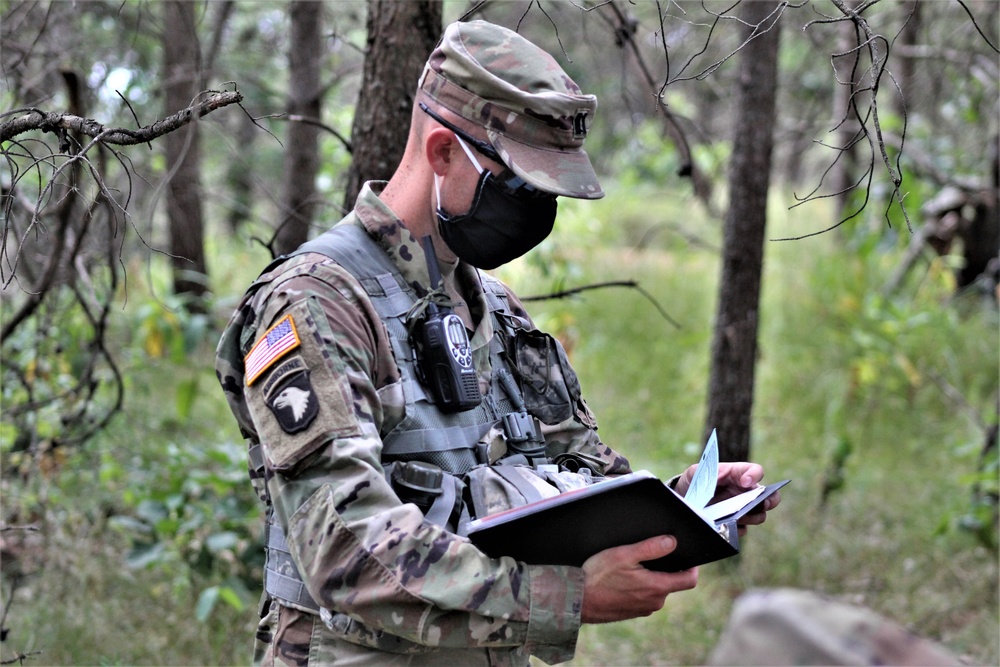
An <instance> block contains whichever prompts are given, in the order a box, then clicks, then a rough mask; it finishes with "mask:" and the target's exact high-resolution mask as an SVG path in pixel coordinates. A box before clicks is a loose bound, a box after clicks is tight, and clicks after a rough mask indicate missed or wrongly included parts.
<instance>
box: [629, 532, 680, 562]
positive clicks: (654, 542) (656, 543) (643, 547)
mask: <svg viewBox="0 0 1000 667" xmlns="http://www.w3.org/2000/svg"><path fill="white" fill-rule="evenodd" d="M676 548H677V538H675V537H674V536H673V535H660V536H658V537H651V538H649V539H648V540H643V541H642V542H636V543H635V544H633V545H632V553H631V554H630V555H631V556H632V558H633V559H634V560H635V562H637V563H641V562H643V561H647V560H655V559H657V558H663V557H664V556H666V555H667V554H669V553H670V552H672V551H673V550H674V549H676Z"/></svg>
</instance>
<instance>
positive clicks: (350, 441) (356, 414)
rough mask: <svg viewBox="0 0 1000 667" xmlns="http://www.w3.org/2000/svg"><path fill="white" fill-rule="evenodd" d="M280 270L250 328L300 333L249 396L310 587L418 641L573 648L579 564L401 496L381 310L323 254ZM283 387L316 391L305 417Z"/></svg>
mask: <svg viewBox="0 0 1000 667" xmlns="http://www.w3.org/2000/svg"><path fill="white" fill-rule="evenodd" d="M283 275H284V278H281V279H279V280H277V281H275V282H273V283H271V284H270V285H268V286H267V287H266V288H265V290H262V291H261V292H259V293H258V295H257V297H256V299H257V302H256V303H255V304H254V305H253V310H254V311H255V312H257V314H258V315H257V317H256V321H255V325H254V332H255V333H254V335H253V339H254V340H260V338H261V336H262V334H263V332H265V331H267V330H268V329H269V328H270V327H272V326H273V325H274V324H275V323H277V322H280V321H281V320H282V319H284V318H285V317H286V316H291V318H292V320H293V322H294V325H295V327H296V330H297V333H298V336H299V338H300V341H301V342H300V344H299V345H298V347H297V348H296V349H295V350H294V351H292V352H291V353H288V354H285V355H283V356H282V357H281V359H280V360H278V361H276V362H275V363H274V365H273V366H272V367H271V368H269V369H267V370H266V372H264V373H262V374H261V375H260V377H259V379H255V380H254V381H253V382H252V384H250V385H249V386H247V387H245V401H246V405H247V407H248V409H249V413H250V415H251V416H252V422H253V423H252V428H253V430H254V431H255V432H256V435H257V437H258V438H259V440H260V442H261V444H262V449H263V452H264V456H265V461H266V467H265V475H266V478H267V479H266V483H267V488H268V491H269V494H270V497H271V499H272V502H273V505H274V509H275V512H276V515H277V518H278V521H279V523H280V524H281V525H282V527H283V528H284V530H285V533H286V536H287V540H288V544H289V547H290V551H291V553H292V556H293V558H294V560H295V562H296V564H297V566H298V568H299V571H300V574H301V576H302V578H303V580H304V582H305V584H306V587H307V588H308V590H309V593H310V594H311V596H312V597H313V599H314V600H315V601H316V602H317V603H318V604H319V605H320V606H322V607H325V608H329V609H332V610H336V611H340V612H343V613H346V614H348V615H350V616H351V617H353V618H355V619H357V620H360V621H361V622H362V623H364V624H365V625H366V626H367V627H369V628H371V629H373V630H380V631H385V632H387V633H389V634H392V635H396V636H399V637H403V638H405V639H407V640H410V641H413V642H416V643H419V644H423V645H429V646H439V647H484V648H485V647H504V646H507V647H509V646H523V647H525V648H524V650H525V651H526V652H528V653H533V654H535V655H538V656H539V657H541V658H542V659H544V660H546V661H547V662H559V661H563V660H567V659H569V658H571V657H572V656H573V653H574V651H575V644H576V637H577V633H578V630H579V624H580V611H581V606H582V600H583V573H582V570H580V569H579V568H570V567H550V566H545V567H537V566H527V565H525V564H523V563H518V562H515V561H514V560H512V559H508V558H502V559H498V560H492V559H490V558H488V557H486V556H485V555H484V554H483V553H482V552H480V551H479V550H478V549H476V548H475V547H473V546H472V545H471V543H469V542H468V540H466V539H465V538H462V537H459V536H457V535H455V534H453V533H450V532H448V531H446V530H444V529H442V528H439V527H437V526H435V525H433V524H431V523H428V522H426V521H424V518H423V515H422V513H421V512H420V511H419V510H418V509H417V507H416V506H414V505H412V504H403V503H401V501H400V500H399V499H398V497H397V496H396V494H395V493H394V492H393V490H392V488H391V487H390V485H389V484H388V483H387V482H386V480H385V478H384V476H383V469H382V467H381V465H380V455H381V447H382V440H381V438H380V429H381V426H382V424H383V422H384V420H385V419H386V417H387V414H386V412H387V410H391V409H392V408H391V406H389V403H391V401H384V400H383V399H384V398H385V396H384V395H383V392H384V391H385V390H386V387H392V386H394V385H393V383H391V382H389V380H391V379H392V378H387V377H386V376H387V375H390V374H392V373H394V372H396V373H398V371H396V370H395V365H394V363H392V358H393V357H392V352H391V349H390V347H389V344H388V341H387V340H386V338H385V335H384V330H383V328H382V324H381V322H380V321H379V319H378V316H377V315H376V314H375V312H374V311H373V310H372V308H371V304H370V302H369V301H368V299H367V297H366V296H365V294H364V293H363V291H362V289H361V287H360V286H359V285H358V284H357V282H356V281H355V280H354V279H353V278H351V277H350V276H349V275H348V274H347V273H346V272H344V271H343V270H342V269H340V268H339V267H337V266H336V265H333V264H331V263H330V262H318V263H315V264H311V265H310V266H309V268H308V270H307V271H306V270H292V271H289V272H286V273H284V274H283ZM286 367H287V369H286ZM302 369H306V370H302ZM296 383H297V384H296ZM291 385H296V386H297V387H298V388H299V389H300V390H302V389H305V390H309V391H311V393H312V394H314V395H315V396H317V398H318V403H317V404H316V405H315V406H313V405H312V404H310V403H308V402H306V403H303V404H302V405H301V406H300V407H301V410H300V411H299V414H300V416H301V419H299V418H294V414H293V413H289V412H288V410H287V403H288V400H289V397H287V396H286V399H285V405H286V408H285V409H284V411H283V412H282V411H279V410H277V409H276V407H277V406H278V403H279V402H280V400H281V399H279V398H278V397H277V395H276V392H278V393H281V394H283V393H284V391H283V390H282V388H283V387H288V386H291ZM279 390H281V391H279ZM292 407H294V406H292ZM288 414H292V416H291V417H289V416H288ZM307 419H308V423H306V422H307ZM289 431H291V432H289Z"/></svg>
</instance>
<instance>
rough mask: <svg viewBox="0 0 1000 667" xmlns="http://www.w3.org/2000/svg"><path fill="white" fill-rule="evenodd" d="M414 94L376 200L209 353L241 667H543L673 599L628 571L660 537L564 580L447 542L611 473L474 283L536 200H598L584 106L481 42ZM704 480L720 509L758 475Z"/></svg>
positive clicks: (501, 39) (543, 230)
mask: <svg viewBox="0 0 1000 667" xmlns="http://www.w3.org/2000/svg"><path fill="white" fill-rule="evenodd" d="M417 88H418V89H417V93H416V98H415V101H414V107H413V113H412V119H411V128H410V133H409V137H408V140H407V145H406V148H405V153H404V155H403V158H402V161H401V163H400V165H399V167H398V168H397V170H396V172H395V173H394V175H393V176H392V178H391V179H390V180H389V181H388V182H385V183H377V182H370V183H367V184H366V185H365V186H364V188H363V190H362V192H361V194H360V195H359V197H358V200H357V204H356V206H355V209H354V211H353V212H351V213H350V214H349V215H348V216H347V217H346V218H344V219H343V220H342V221H341V222H340V223H338V224H337V225H336V226H334V227H333V228H332V229H331V230H330V231H328V232H326V233H325V234H323V235H321V236H320V237H319V238H318V239H315V240H313V241H310V242H309V243H307V244H305V245H304V246H303V247H302V248H300V249H299V250H298V251H297V252H296V253H293V254H292V255H291V256H290V257H284V258H279V259H278V260H276V261H275V262H273V263H272V264H271V265H270V266H269V267H267V268H266V269H265V270H264V272H263V274H262V275H261V276H260V277H259V278H258V279H257V281H256V282H254V283H253V285H252V286H251V287H250V288H249V290H248V291H247V293H246V295H245V297H244V298H243V300H242V302H241V304H240V305H239V307H238V309H237V311H236V313H235V314H234V315H233V318H232V320H231V321H230V323H229V325H228V327H227V328H226V330H225V332H224V333H223V336H222V340H221V341H220V343H219V349H218V361H217V370H218V375H219V379H220V382H221V383H222V386H223V389H224V390H225V392H226V396H227V398H228V400H229V402H230V406H231V408H232V410H233V413H234V415H235V416H236V419H237V421H238V423H239V425H240V428H241V430H242V432H243V434H244V436H245V437H246V438H247V440H248V442H249V445H250V450H249V459H250V475H251V479H252V481H253V483H254V485H255V487H256V489H257V490H258V493H259V495H260V497H261V499H262V500H263V501H264V503H265V505H266V507H267V566H266V569H265V593H264V596H263V599H262V605H261V621H260V624H259V626H258V631H257V637H256V638H257V643H256V647H255V655H254V659H255V662H258V663H259V662H264V663H267V664H273V663H275V662H281V663H294V664H308V663H313V664H341V663H343V664H378V665H395V664H407V665H426V664H434V665H479V664H482V665H526V664H528V659H529V656H530V655H535V656H538V657H539V658H541V659H542V660H544V661H545V662H548V663H556V662H561V661H564V660H568V659H570V658H572V657H573V654H574V651H575V647H576V641H577V634H578V631H579V628H580V624H581V623H600V622H610V621H617V620H623V619H627V618H634V617H638V616H645V615H648V614H651V613H653V612H654V611H656V610H658V609H660V608H661V607H662V606H663V603H664V599H665V598H666V596H667V595H668V594H669V593H672V592H676V591H681V590H686V589H690V588H693V587H694V586H695V584H696V583H697V578H698V573H697V569H696V568H695V569H691V570H688V571H684V572H678V573H660V572H652V571H648V570H646V569H645V568H643V567H642V566H641V565H640V563H641V562H642V561H645V560H651V559H655V558H658V557H661V556H663V555H666V554H667V553H669V552H671V551H672V550H673V549H674V547H675V544H676V542H675V540H674V538H673V537H670V536H663V537H659V538H653V539H650V540H647V541H644V542H640V543H638V544H635V545H628V546H623V547H619V548H615V549H609V550H607V551H604V552H601V553H599V554H597V555H596V556H594V557H592V558H591V559H590V560H588V561H587V562H586V563H585V564H584V566H583V567H582V568H576V567H563V566H535V565H531V566H529V565H527V564H524V563H520V562H516V561H514V560H513V559H511V558H499V559H491V558H488V557H487V556H485V555H484V554H483V553H482V552H480V551H479V550H478V549H476V548H475V547H474V546H473V545H472V544H471V543H470V542H469V540H468V539H466V538H464V537H462V536H461V535H460V533H461V527H462V525H463V524H464V523H465V522H466V521H467V520H468V518H469V517H470V516H476V515H478V514H483V513H486V512H488V511H490V509H487V508H495V507H497V506H500V507H502V506H504V504H505V503H506V504H508V505H512V504H519V503H523V502H526V501H528V500H531V499H532V497H533V495H537V494H538V493H539V489H549V490H550V491H551V490H552V489H553V488H556V487H558V488H560V489H561V488H566V487H567V486H572V485H574V484H578V483H585V482H586V481H587V480H588V479H592V478H599V477H600V476H604V475H616V474H621V473H625V472H629V465H628V461H627V460H626V459H625V458H623V457H622V456H620V455H619V454H618V453H616V452H615V451H614V450H612V449H611V448H610V447H608V446H606V445H605V444H603V443H602V442H601V441H600V439H599V438H598V436H597V432H596V422H595V420H594V417H593V415H592V414H591V412H590V410H589V409H588V408H587V405H586V403H585V402H584V400H583V398H582V397H581V394H580V386H579V383H578V381H577V378H576V375H575V374H574V373H573V371H572V369H571V368H570V366H569V364H568V362H567V359H566V357H565V353H564V352H563V350H562V348H561V346H560V345H559V344H558V342H556V341H555V339H553V338H552V337H550V336H548V335H546V334H544V333H542V332H541V331H538V330H537V329H536V328H535V327H534V325H533V324H532V322H531V320H530V318H529V317H528V314H527V313H526V312H525V310H524V308H523V307H522V305H521V303H520V301H519V300H518V299H517V297H516V296H515V295H514V294H513V293H511V292H510V291H509V290H508V289H507V287H506V286H504V285H503V284H502V283H500V282H499V281H498V280H496V279H495V278H492V277H491V276H489V275H488V274H486V273H484V272H482V271H480V269H491V268H495V267H497V266H499V265H501V264H503V263H505V262H508V261H510V260H512V259H514V258H516V257H518V256H520V255H522V254H524V253H525V252H527V251H528V250H530V249H531V248H532V247H534V246H535V245H537V244H538V243H540V242H541V241H542V240H543V239H544V238H545V237H546V236H547V235H548V233H549V232H550V231H551V229H552V226H553V223H554V220H555V213H556V197H557V196H565V197H575V198H582V199H596V198H599V197H601V196H603V194H604V193H603V191H602V190H601V186H600V185H599V183H598V181H597V177H596V175H595V173H594V170H593V167H592V166H591V164H590V161H589V158H588V157H587V154H586V153H585V152H584V151H583V140H584V137H585V135H586V133H587V125H588V123H589V122H590V120H591V118H592V117H593V113H594V110H595V108H596V106H597V103H596V99H595V98H594V96H592V95H584V94H582V93H581V91H580V89H579V88H578V87H577V85H576V84H575V83H574V82H573V81H572V80H571V79H570V78H569V76H568V75H567V74H566V73H565V72H563V71H562V69H561V68H560V67H559V65H558V64H557V63H556V61H555V60H554V59H553V58H552V57H551V56H550V55H548V54H547V53H545V52H544V51H542V50H541V49H539V48H538V47H536V46H534V45H533V44H531V43H530V42H528V41H526V40H525V39H523V38H522V37H520V36H519V35H517V34H516V33H514V32H511V31H509V30H507V29H504V28H501V27H498V26H495V25H492V24H489V23H486V22H482V21H474V22H468V23H455V24H452V25H450V26H449V27H448V28H447V29H446V30H445V32H444V34H443V37H442V39H441V41H440V43H439V45H438V46H437V48H436V49H435V50H434V52H433V53H432V54H431V56H430V58H429V59H428V61H427V64H426V67H425V69H424V72H423V74H422V75H421V78H420V80H419V82H418V86H417ZM439 276H440V279H439ZM442 313H445V314H446V316H445V317H444V320H442V321H443V322H445V324H446V326H441V327H439V328H437V329H434V330H433V331H432V330H431V329H432V327H431V323H433V322H434V321H435V319H434V318H437V319H438V320H441V317H442ZM435 331H436V332H437V333H434V332H435ZM435 355H437V356H435ZM441 355H444V356H441ZM449 355H450V356H449ZM428 359H431V361H428ZM442 364H443V366H444V370H443V371H442V370H441V367H442ZM449 364H450V365H449ZM439 371H440V373H439ZM441 373H443V376H442V375H441ZM448 373H452V374H451V375H448ZM511 415H515V417H511ZM518 416H520V417H523V418H524V419H520V420H518ZM512 424H515V425H518V424H519V426H517V427H516V428H517V429H521V428H522V427H523V431H524V433H521V432H520V431H519V432H518V433H514V432H513V431H512V428H514V426H512ZM542 424H544V426H542ZM524 443H527V445H525V446H522V445H524ZM515 445H517V446H515ZM692 474H693V468H692V469H689V470H688V471H686V472H685V473H684V474H683V475H681V476H679V477H678V478H676V479H675V484H676V488H677V489H678V491H680V492H681V493H683V492H684V491H685V490H686V488H687V485H688V483H689V482H690V479H691V476H692ZM719 477H720V488H724V489H725V490H726V491H727V492H737V491H741V490H744V489H745V488H749V487H752V486H754V485H756V484H757V482H759V481H760V479H761V478H762V477H763V470H762V468H761V467H760V466H759V465H756V464H750V463H738V464H722V465H721V466H720V473H719ZM552 485H554V486H552ZM553 492H558V491H553ZM778 500H779V498H778V496H777V495H776V496H774V497H772V498H771V499H769V500H768V502H767V505H766V508H767V509H771V508H772V507H774V505H776V504H777V503H778ZM763 519H764V514H763V513H760V514H758V515H752V516H750V517H749V518H748V519H747V523H760V522H761V521H763ZM744 529H745V528H741V530H744Z"/></svg>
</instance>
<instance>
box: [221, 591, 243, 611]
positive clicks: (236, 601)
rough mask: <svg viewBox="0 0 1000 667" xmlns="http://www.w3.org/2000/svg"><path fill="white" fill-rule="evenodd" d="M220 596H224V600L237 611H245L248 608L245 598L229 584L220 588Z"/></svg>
mask: <svg viewBox="0 0 1000 667" xmlns="http://www.w3.org/2000/svg"><path fill="white" fill-rule="evenodd" d="M219 596H220V597H221V598H222V601H223V602H225V603H226V604H228V605H229V606H230V607H232V608H233V609H235V610H236V611H243V610H244V609H245V608H246V605H245V604H243V600H242V599H241V598H240V596H239V595H238V594H237V593H236V591H234V590H233V589H232V588H230V587H229V586H223V587H222V588H220V589H219Z"/></svg>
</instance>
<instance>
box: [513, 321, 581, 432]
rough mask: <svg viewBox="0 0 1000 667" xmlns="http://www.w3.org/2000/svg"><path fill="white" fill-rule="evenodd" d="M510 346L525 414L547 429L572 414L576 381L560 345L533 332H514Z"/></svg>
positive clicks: (577, 392) (577, 387)
mask: <svg viewBox="0 0 1000 667" xmlns="http://www.w3.org/2000/svg"><path fill="white" fill-rule="evenodd" d="M512 346H513V348H514V349H513V350H511V352H512V353H513V354H512V356H513V357H514V359H515V361H516V364H517V370H518V375H519V376H520V380H521V392H522V393H523V395H524V404H525V407H526V408H527V410H528V412H529V413H530V414H532V415H534V416H535V417H537V418H538V419H539V421H541V422H542V423H543V424H548V425H549V426H553V425H555V424H559V423H562V422H564V421H566V420H567V419H570V418H571V417H573V416H574V415H576V414H577V413H578V409H577V408H578V405H579V403H580V394H581V391H580V380H579V379H578V378H577V376H576V373H575V372H574V371H573V368H572V367H571V366H570V364H569V359H567V357H566V350H565V349H563V346H562V343H560V342H559V341H558V340H556V339H555V338H553V337H552V336H550V335H549V334H547V333H544V332H542V331H539V330H537V329H532V330H528V329H517V330H516V332H515V333H514V338H513V342H512ZM584 412H589V411H588V410H586V409H584Z"/></svg>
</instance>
